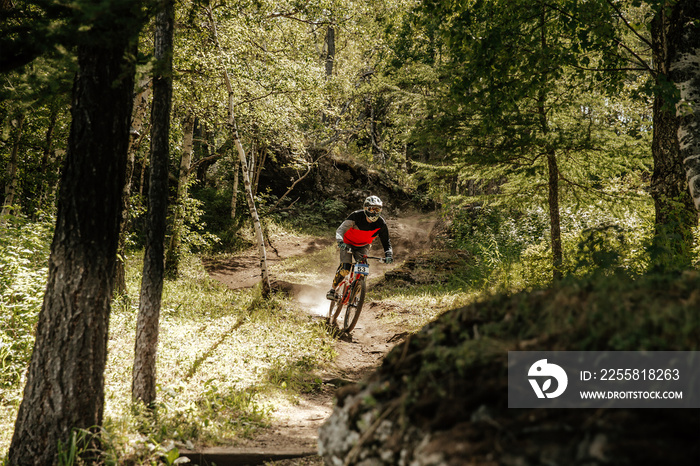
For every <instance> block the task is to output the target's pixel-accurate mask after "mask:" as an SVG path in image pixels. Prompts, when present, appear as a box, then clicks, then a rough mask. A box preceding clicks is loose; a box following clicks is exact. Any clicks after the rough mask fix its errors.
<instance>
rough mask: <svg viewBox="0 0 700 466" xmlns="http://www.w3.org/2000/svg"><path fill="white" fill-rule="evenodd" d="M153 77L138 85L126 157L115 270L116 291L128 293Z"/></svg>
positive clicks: (117, 292) (123, 293) (121, 293)
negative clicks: (130, 240) (129, 247)
mask: <svg viewBox="0 0 700 466" xmlns="http://www.w3.org/2000/svg"><path fill="white" fill-rule="evenodd" d="M151 83H152V81H151V79H150V78H147V79H143V80H142V81H141V82H140V83H139V84H138V86H137V90H138V93H137V94H136V97H135V98H134V109H133V116H132V118H131V129H130V131H129V134H130V136H131V137H130V138H129V149H128V150H127V159H126V179H125V182H124V188H123V189H122V222H121V229H120V231H119V245H118V246H117V268H116V271H115V272H114V293H115V294H117V295H126V293H127V289H126V237H127V234H128V230H129V212H130V209H129V204H130V200H131V185H132V178H133V175H134V164H135V161H136V151H137V150H138V146H139V144H140V142H141V137H140V136H141V133H142V132H143V127H144V119H145V115H146V110H147V109H148V99H149V97H150V95H151Z"/></svg>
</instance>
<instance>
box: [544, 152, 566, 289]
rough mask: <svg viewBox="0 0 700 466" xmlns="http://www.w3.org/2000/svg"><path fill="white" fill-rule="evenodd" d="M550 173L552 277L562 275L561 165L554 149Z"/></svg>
mask: <svg viewBox="0 0 700 466" xmlns="http://www.w3.org/2000/svg"><path fill="white" fill-rule="evenodd" d="M547 168H548V173H549V182H548V186H549V232H550V236H551V237H552V278H554V280H559V279H560V278H561V277H562V270H561V269H562V262H563V253H562V248H561V219H560V218H559V166H558V165H557V157H556V154H555V153H554V151H552V152H550V153H549V154H547Z"/></svg>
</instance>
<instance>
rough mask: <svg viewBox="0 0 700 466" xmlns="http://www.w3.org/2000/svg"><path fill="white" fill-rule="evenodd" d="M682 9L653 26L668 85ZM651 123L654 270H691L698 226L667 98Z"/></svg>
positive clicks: (663, 13)
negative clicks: (695, 232)
mask: <svg viewBox="0 0 700 466" xmlns="http://www.w3.org/2000/svg"><path fill="white" fill-rule="evenodd" d="M680 6H681V3H676V4H675V5H674V6H673V7H672V8H662V9H661V10H660V12H659V13H658V14H657V16H656V17H655V18H654V20H653V22H652V46H653V50H652V54H653V63H654V67H655V71H656V72H657V73H658V75H661V76H666V77H667V78H669V79H672V78H671V77H670V76H669V74H670V64H671V60H672V57H673V56H674V55H675V49H676V46H677V43H678V42H679V39H680V37H681V36H680V34H681V28H682V24H681V22H680V21H679V18H678V16H679V13H680ZM664 94H665V95H664ZM653 119H654V121H653V128H654V132H653V140H652V156H653V159H654V173H653V175H652V180H651V196H652V198H653V199H654V211H655V221H654V238H653V244H652V266H653V267H654V268H656V269H661V270H663V269H669V268H687V267H688V266H690V263H691V258H692V257H691V249H692V245H693V231H692V230H693V228H694V227H695V226H696V225H697V213H696V212H695V210H694V208H693V202H692V199H691V197H690V196H689V195H688V188H687V186H688V183H687V181H686V179H685V170H684V168H683V160H682V158H681V154H680V147H679V144H678V130H679V126H678V125H679V118H678V117H677V116H676V112H675V110H674V109H673V107H672V105H671V103H670V95H669V93H664V92H663V91H662V92H657V93H656V96H655V98H654V116H653Z"/></svg>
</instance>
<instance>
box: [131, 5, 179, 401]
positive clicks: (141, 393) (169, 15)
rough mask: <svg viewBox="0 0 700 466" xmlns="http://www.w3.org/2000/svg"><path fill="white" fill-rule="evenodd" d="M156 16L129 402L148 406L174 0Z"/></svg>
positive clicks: (152, 387) (159, 278) (159, 276)
mask: <svg viewBox="0 0 700 466" xmlns="http://www.w3.org/2000/svg"><path fill="white" fill-rule="evenodd" d="M159 6H160V8H159V10H158V12H157V14H156V29H155V38H154V48H155V57H156V60H158V63H157V65H156V69H155V76H154V80H153V106H152V110H151V167H150V177H149V187H148V214H147V219H146V251H145V255H144V260H143V278H142V281H141V298H140V301H139V315H138V319H137V322H136V346H135V350H134V372H133V378H132V385H131V397H132V399H133V400H134V401H142V402H143V403H144V404H145V405H146V406H149V407H150V406H152V405H153V403H154V402H155V400H156V350H157V348H158V319H159V316H160V303H161V297H162V292H163V273H164V261H163V259H164V251H163V249H164V243H165V226H166V225H165V224H166V217H167V210H168V161H169V147H170V141H169V134H170V108H171V102H172V90H173V87H172V55H173V54H172V50H173V29H174V22H175V4H174V0H163V1H162V2H161V3H160V5H159Z"/></svg>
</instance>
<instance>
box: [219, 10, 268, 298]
mask: <svg viewBox="0 0 700 466" xmlns="http://www.w3.org/2000/svg"><path fill="white" fill-rule="evenodd" d="M207 13H208V14H209V19H210V21H211V26H212V30H213V33H214V42H215V43H216V47H217V48H218V49H219V51H221V44H220V43H219V37H218V32H217V28H216V21H215V19H214V12H213V11H212V8H211V6H208V7H207ZM223 77H224V81H225V84H226V89H227V90H228V116H229V119H228V126H229V130H230V131H231V137H232V139H233V142H234V144H235V145H236V149H238V158H239V160H240V162H241V172H242V173H243V185H244V187H245V192H246V199H247V200H248V209H249V210H250V216H251V217H252V218H253V227H254V228H255V236H256V238H257V240H258V251H259V253H260V275H261V277H262V295H263V297H264V298H267V297H268V296H269V294H270V291H271V287H270V276H269V274H268V271H267V255H266V253H265V238H264V236H263V231H262V227H261V225H260V216H259V215H258V210H257V209H256V207H255V198H254V197H253V190H252V187H251V183H250V176H248V163H247V162H246V156H245V150H244V149H243V145H242V144H241V138H240V137H239V136H238V126H237V124H236V114H235V112H234V96H233V86H232V84H231V78H230V77H229V75H228V71H227V70H226V69H224V72H223Z"/></svg>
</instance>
